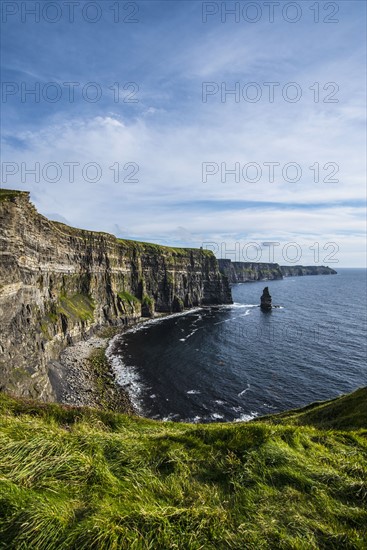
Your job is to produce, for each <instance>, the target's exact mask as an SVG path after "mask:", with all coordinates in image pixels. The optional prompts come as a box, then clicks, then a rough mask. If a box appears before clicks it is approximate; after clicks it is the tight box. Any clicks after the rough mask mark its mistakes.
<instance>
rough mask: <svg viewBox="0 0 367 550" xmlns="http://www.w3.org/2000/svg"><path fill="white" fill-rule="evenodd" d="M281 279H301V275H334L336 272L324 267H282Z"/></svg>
mask: <svg viewBox="0 0 367 550" xmlns="http://www.w3.org/2000/svg"><path fill="white" fill-rule="evenodd" d="M280 269H281V272H282V274H283V277H302V276H303V275H336V273H337V272H336V271H335V270H334V269H331V267H325V266H324V265H306V266H303V265H282V266H281V267H280Z"/></svg>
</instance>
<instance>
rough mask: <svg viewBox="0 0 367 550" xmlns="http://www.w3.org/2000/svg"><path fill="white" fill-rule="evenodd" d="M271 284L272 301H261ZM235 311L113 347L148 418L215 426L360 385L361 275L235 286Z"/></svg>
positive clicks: (184, 321) (226, 309) (198, 315)
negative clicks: (264, 305) (267, 307)
mask: <svg viewBox="0 0 367 550" xmlns="http://www.w3.org/2000/svg"><path fill="white" fill-rule="evenodd" d="M266 285H268V286H269V290H270V294H271V295H272V298H273V304H279V305H280V306H281V308H278V309H273V310H272V312H271V313H263V312H261V310H260V308H259V307H257V304H259V301H260V296H261V294H262V290H263V288H264V287H265V286H266ZM232 293H233V300H234V302H235V303H234V305H233V306H223V307H216V308H208V309H200V310H196V311H193V312H190V313H188V314H185V315H181V316H180V315H178V316H177V315H176V316H173V317H170V318H167V319H163V320H159V321H158V322H157V321H153V322H148V324H147V325H145V326H142V327H139V328H138V330H136V329H133V330H132V331H130V332H128V333H126V334H125V335H123V337H118V338H117V339H116V340H115V341H114V342H113V343H112V344H111V346H110V352H111V356H112V357H113V364H114V368H115V372H117V375H118V378H119V380H120V383H121V384H123V385H125V386H126V388H127V389H128V390H129V392H130V394H131V396H132V399H133V401H134V402H135V404H136V405H137V406H138V407H139V408H140V411H141V413H142V414H144V415H145V416H149V417H152V418H158V419H170V420H178V421H179V420H185V421H191V422H213V421H232V420H247V419H249V418H251V417H253V416H256V415H261V414H267V413H270V412H276V411H281V410H285V409H289V408H293V407H299V406H302V405H305V404H307V403H310V402H312V401H315V400H322V399H329V398H332V397H335V396H337V395H339V394H341V393H345V392H349V391H352V390H354V389H356V388H358V387H360V386H363V385H367V366H366V356H367V351H366V270H363V269H340V270H339V272H338V275H329V276H308V277H292V278H287V279H284V280H282V281H269V282H264V281H262V282H256V283H245V284H238V285H234V286H233V289H232Z"/></svg>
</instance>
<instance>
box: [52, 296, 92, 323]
mask: <svg viewBox="0 0 367 550" xmlns="http://www.w3.org/2000/svg"><path fill="white" fill-rule="evenodd" d="M94 308H95V304H94V301H93V299H92V298H91V297H90V296H87V295H85V294H73V295H72V296H67V295H61V296H60V303H59V305H58V308H57V312H58V313H62V314H64V315H66V316H67V317H70V318H71V319H74V320H76V321H79V320H81V321H93V319H94V315H93V313H94Z"/></svg>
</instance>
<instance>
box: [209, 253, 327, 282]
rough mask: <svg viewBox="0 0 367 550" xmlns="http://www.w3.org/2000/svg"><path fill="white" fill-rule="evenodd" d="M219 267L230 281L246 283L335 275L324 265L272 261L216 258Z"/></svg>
mask: <svg viewBox="0 0 367 550" xmlns="http://www.w3.org/2000/svg"><path fill="white" fill-rule="evenodd" d="M218 264H219V269H220V271H221V273H223V274H224V275H225V276H226V277H228V280H229V282H230V283H248V282H252V281H274V280H277V279H283V277H298V276H302V275H335V274H336V271H334V269H331V268H330V267H325V266H323V265H322V266H315V265H311V266H302V265H296V266H288V265H284V266H283V265H282V266H280V265H279V264H272V263H256V262H232V261H231V260H222V259H221V260H218Z"/></svg>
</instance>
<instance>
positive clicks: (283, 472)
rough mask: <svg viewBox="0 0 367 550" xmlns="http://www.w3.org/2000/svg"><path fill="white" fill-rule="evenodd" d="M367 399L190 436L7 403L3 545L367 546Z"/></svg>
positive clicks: (175, 427) (2, 404)
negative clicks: (331, 425) (336, 425)
mask: <svg viewBox="0 0 367 550" xmlns="http://www.w3.org/2000/svg"><path fill="white" fill-rule="evenodd" d="M366 399H367V390H366V389H363V390H359V391H358V392H356V393H354V394H351V396H347V397H343V398H340V400H334V401H331V402H329V403H328V404H321V405H314V406H313V407H311V408H310V409H309V410H308V411H305V410H303V412H302V411H301V412H297V411H295V412H293V413H291V414H288V416H287V417H284V415H283V417H282V415H276V416H274V417H267V419H266V420H260V421H256V422H250V423H243V424H242V423H241V424H236V423H234V424H211V425H189V424H180V423H176V424H175V423H160V422H154V421H150V420H146V419H142V418H138V417H134V416H128V415H122V414H117V413H112V412H109V411H98V410H92V409H87V408H84V409H82V408H71V407H65V406H60V405H56V404H50V405H45V404H37V403H35V402H27V401H21V400H16V399H12V398H10V397H7V396H5V395H2V394H0V438H1V446H0V548H2V549H6V550H8V549H20V550H23V549H32V550H33V549H37V550H62V549H68V550H69V549H75V550H77V549H78V550H84V549H85V550H87V549H88V550H89V549H101V550H102V549H103V550H120V549H122V550H123V549H129V550H130V549H132V550H134V549H159V550H166V549H185V550H186V549H188V550H191V549H195V550H199V549H202V550H209V549H241V550H245V549H254V550H261V549H269V550H274V549H289V550H308V549H318V548H322V549H325V550H329V549H366V547H367V532H366V526H367V510H366V502H367V501H366V499H367V481H366V480H367V475H366V474H367V463H366V456H367V440H366V435H367V429H366V428H367V425H366V423H365V418H366V417H365V403H366ZM328 407H329V413H330V414H332V415H334V414H338V415H339V422H340V423H341V424H343V430H336V429H328V428H326V426H327V422H326V418H325V416H324V415H325V414H326V413H325V410H326V409H327V408H328ZM351 410H353V412H352V413H351V412H350V411H351ZM311 412H312V414H313V419H314V421H315V425H313V424H312V418H311V417H310V416H309V415H310V414H311ZM359 413H360V414H359ZM361 419H362V420H361ZM363 419H364V420H363ZM334 420H336V418H335V417H334ZM301 422H304V423H305V424H306V425H299V424H300V423H301Z"/></svg>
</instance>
